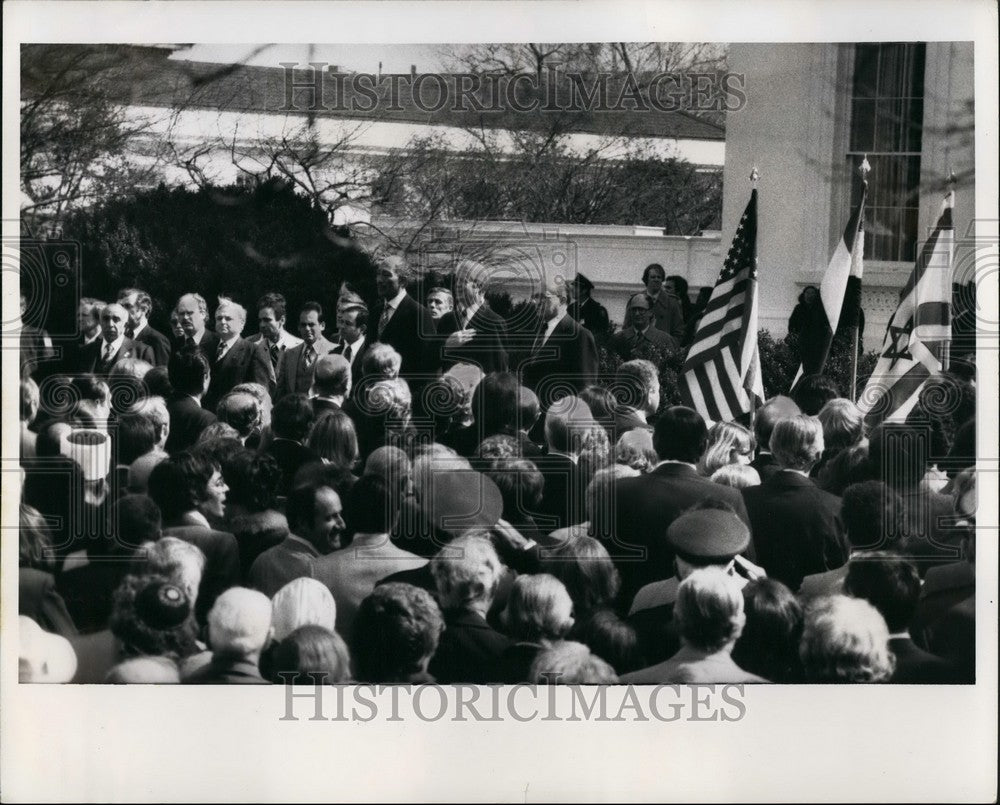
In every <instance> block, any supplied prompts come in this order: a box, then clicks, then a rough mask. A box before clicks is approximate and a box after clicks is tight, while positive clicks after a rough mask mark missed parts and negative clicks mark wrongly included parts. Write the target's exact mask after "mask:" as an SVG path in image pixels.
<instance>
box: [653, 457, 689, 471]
mask: <svg viewBox="0 0 1000 805" xmlns="http://www.w3.org/2000/svg"><path fill="white" fill-rule="evenodd" d="M664 464H680V465H681V466H683V467H690V468H691V469H693V470H694V471H695V472H697V471H698V468H697V467H696V466H695V465H694V464H690V463H688V462H687V461H675V460H674V459H672V458H665V459H663V461H658V462H657V463H656V466H655V467H653V469H654V470H656V469H659V468H660V467H662V466H663V465H664Z"/></svg>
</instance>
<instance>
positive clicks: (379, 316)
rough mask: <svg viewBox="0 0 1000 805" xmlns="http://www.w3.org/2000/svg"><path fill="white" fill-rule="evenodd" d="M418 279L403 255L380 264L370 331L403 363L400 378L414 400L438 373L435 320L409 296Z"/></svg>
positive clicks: (392, 257)
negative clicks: (413, 282)
mask: <svg viewBox="0 0 1000 805" xmlns="http://www.w3.org/2000/svg"><path fill="white" fill-rule="evenodd" d="M414 277H415V274H414V271H413V269H412V268H411V267H410V266H409V264H408V263H407V261H406V258H405V257H404V256H403V255H401V254H395V255H389V256H386V257H383V258H382V259H381V261H380V262H379V264H378V273H377V274H376V279H375V284H376V287H377V289H378V296H379V300H378V302H377V303H376V305H375V307H374V308H373V309H372V313H371V319H370V321H369V330H372V329H374V333H373V335H374V338H373V340H375V341H379V342H381V343H383V344H388V345H389V346H391V347H392V348H393V349H395V350H396V352H398V353H399V354H400V357H401V358H402V359H403V362H402V366H401V368H400V372H399V375H400V377H402V378H403V379H404V380H405V381H406V382H407V383H408V384H409V385H410V390H411V392H413V393H414V396H418V393H419V389H420V388H421V387H422V386H423V384H425V383H427V382H428V381H429V380H430V379H431V378H432V377H433V375H434V373H435V372H436V370H437V360H436V358H435V355H434V352H435V346H436V345H437V340H436V339H435V337H434V336H435V332H436V330H435V326H434V319H432V318H431V314H430V311H428V310H427V308H425V307H424V306H423V305H422V304H420V303H419V302H418V301H417V300H416V299H414V298H413V297H412V296H410V295H409V294H408V293H407V292H406V286H407V284H408V283H410V282H411V281H412V280H413V279H414Z"/></svg>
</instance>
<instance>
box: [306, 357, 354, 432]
mask: <svg viewBox="0 0 1000 805" xmlns="http://www.w3.org/2000/svg"><path fill="white" fill-rule="evenodd" d="M312 390H313V393H314V395H315V396H314V397H313V398H312V400H311V402H312V407H313V413H315V414H316V418H317V419H319V417H320V416H321V415H322V414H325V413H326V412H327V411H339V410H340V409H341V407H342V406H343V405H344V400H346V399H347V397H348V395H349V394H350V393H351V364H349V363H348V362H347V359H346V358H345V357H344V356H343V355H337V354H336V353H334V354H332V355H324V356H323V357H322V358H320V359H319V360H318V361H316V371H315V374H314V377H313V386H312Z"/></svg>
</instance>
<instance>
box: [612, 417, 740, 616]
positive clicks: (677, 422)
mask: <svg viewBox="0 0 1000 805" xmlns="http://www.w3.org/2000/svg"><path fill="white" fill-rule="evenodd" d="M707 439H708V429H707V427H706V426H705V420H704V419H702V418H701V415H700V414H699V413H698V412H697V411H695V410H693V409H691V408H686V407H685V406H681V405H675V406H673V407H671V408H668V409H667V410H666V411H664V412H663V414H661V416H660V418H659V419H658V420H657V421H656V426H655V428H654V429H653V449H654V450H656V454H657V456H659V459H660V462H659V463H658V464H657V465H656V467H654V468H653V470H652V471H650V472H648V473H645V474H643V475H640V476H638V477H636V478H622V479H620V480H618V481H616V482H615V485H614V495H613V497H612V500H613V505H614V507H615V508H614V515H613V518H614V519H613V522H614V523H615V531H614V532H613V533H614V534H615V535H616V537H615V538H613V539H612V540H610V541H609V542H606V543H605V547H606V548H607V550H608V554H609V555H610V556H611V558H612V560H613V561H614V563H615V566H616V567H617V568H618V572H619V573H620V574H621V579H622V591H621V600H622V601H623V602H631V600H632V597H633V596H634V595H635V593H636V592H637V591H638V590H639V588H640V587H643V586H644V585H646V584H649V583H650V582H654V581H659V580H661V579H665V578H667V577H668V576H670V575H671V574H672V572H673V561H674V550H673V548H672V547H671V546H670V543H669V542H668V541H667V538H666V533H667V529H668V527H669V526H670V524H671V523H672V522H673V521H674V520H675V519H677V517H679V516H680V515H681V514H683V513H684V512H685V511H686V510H687V509H690V508H691V507H692V506H694V505H695V504H698V503H704V502H705V501H710V502H712V503H716V504H718V505H719V506H720V507H721V508H723V509H727V508H728V509H730V510H732V512H733V513H735V514H736V515H737V516H738V517H739V518H740V519H741V520H743V521H744V522H746V523H749V519H748V517H747V510H746V507H745V506H744V505H743V499H742V498H741V497H740V493H739V490H737V489H733V488H730V487H726V486H722V485H720V484H715V483H712V481H710V480H709V479H708V478H704V477H702V476H700V475H699V474H698V471H697V469H696V468H695V467H696V465H697V463H698V460H699V458H701V454H702V452H703V450H704V448H705V444H706V441H707ZM748 554H749V555H750V557H749V558H751V559H752V558H753V556H752V554H753V543H752V542H751V543H750V546H749V547H748Z"/></svg>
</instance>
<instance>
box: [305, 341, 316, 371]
mask: <svg viewBox="0 0 1000 805" xmlns="http://www.w3.org/2000/svg"><path fill="white" fill-rule="evenodd" d="M305 359H306V368H307V369H311V368H312V365H313V363H314V362H315V360H316V350H314V349H313V348H312V345H309V346H307V347H306V353H305Z"/></svg>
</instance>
